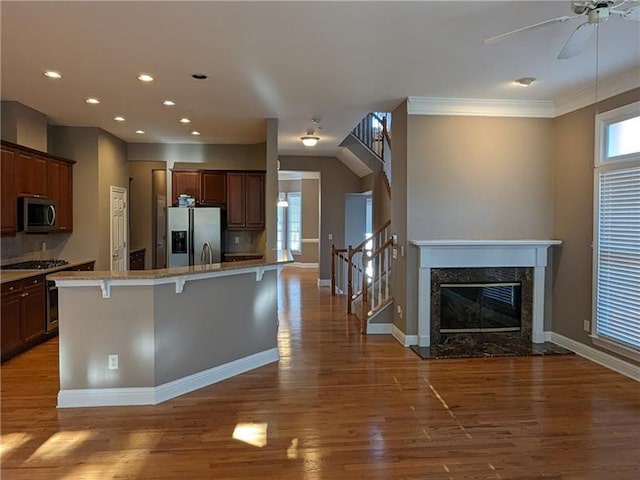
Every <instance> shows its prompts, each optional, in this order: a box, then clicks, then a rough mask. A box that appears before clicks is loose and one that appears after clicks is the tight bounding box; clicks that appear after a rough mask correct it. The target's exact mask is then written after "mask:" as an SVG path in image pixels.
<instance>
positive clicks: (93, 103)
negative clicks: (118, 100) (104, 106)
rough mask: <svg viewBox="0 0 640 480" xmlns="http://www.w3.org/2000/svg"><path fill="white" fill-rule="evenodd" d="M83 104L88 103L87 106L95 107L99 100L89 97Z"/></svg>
mask: <svg viewBox="0 0 640 480" xmlns="http://www.w3.org/2000/svg"><path fill="white" fill-rule="evenodd" d="M85 102H87V103H89V104H91V105H97V104H99V103H100V100H98V99H97V98H93V97H91V98H87V99H86V100H85Z"/></svg>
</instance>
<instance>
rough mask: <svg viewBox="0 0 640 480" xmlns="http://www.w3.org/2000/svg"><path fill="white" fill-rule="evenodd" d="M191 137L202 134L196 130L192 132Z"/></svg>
mask: <svg viewBox="0 0 640 480" xmlns="http://www.w3.org/2000/svg"><path fill="white" fill-rule="evenodd" d="M191 135H200V132H199V131H197V130H194V131H193V132H191Z"/></svg>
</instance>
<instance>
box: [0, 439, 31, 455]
mask: <svg viewBox="0 0 640 480" xmlns="http://www.w3.org/2000/svg"><path fill="white" fill-rule="evenodd" d="M32 438H33V435H31V434H30V433H6V434H4V435H0V459H1V460H6V455H8V454H9V453H10V452H11V451H12V450H15V449H17V448H20V447H21V446H22V445H24V444H25V443H27V442H28V441H29V440H31V439H32Z"/></svg>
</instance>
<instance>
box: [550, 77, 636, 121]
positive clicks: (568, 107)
mask: <svg viewBox="0 0 640 480" xmlns="http://www.w3.org/2000/svg"><path fill="white" fill-rule="evenodd" d="M639 87H640V67H636V68H632V69H631V70H629V71H626V72H624V73H622V74H620V75H617V76H615V77H612V78H607V79H603V80H600V84H599V85H598V89H597V92H596V86H595V85H592V86H589V87H586V88H581V89H580V90H577V91H575V92H573V93H571V94H569V95H567V96H565V97H562V98H559V99H558V100H556V102H555V105H556V117H559V116H560V115H564V114H565V113H569V112H573V111H575V110H579V109H581V108H584V107H587V106H589V105H593V104H594V103H597V102H600V101H602V100H606V99H607V98H611V97H614V96H616V95H619V94H621V93H624V92H628V91H629V90H633V89H634V88H639Z"/></svg>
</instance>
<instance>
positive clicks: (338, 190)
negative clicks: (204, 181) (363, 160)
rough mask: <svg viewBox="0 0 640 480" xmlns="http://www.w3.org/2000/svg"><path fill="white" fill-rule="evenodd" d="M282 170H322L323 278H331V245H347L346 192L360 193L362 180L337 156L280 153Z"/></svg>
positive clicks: (320, 247)
mask: <svg viewBox="0 0 640 480" xmlns="http://www.w3.org/2000/svg"><path fill="white" fill-rule="evenodd" d="M280 169H281V170H294V171H295V170H299V171H306V172H320V211H321V212H322V213H321V217H320V237H319V238H320V245H319V249H320V262H319V263H320V278H321V279H323V280H329V279H330V278H331V245H332V244H335V245H336V246H342V245H344V202H345V194H347V193H356V192H359V190H360V179H359V178H358V177H357V176H356V175H355V174H354V173H353V172H352V171H351V170H349V169H348V168H347V167H345V166H344V164H343V163H342V162H341V161H340V160H338V159H337V158H335V157H306V156H304V157H303V156H286V155H285V156H280ZM330 233H331V234H332V235H333V239H332V240H329V238H328V236H329V234H330Z"/></svg>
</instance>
